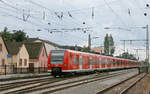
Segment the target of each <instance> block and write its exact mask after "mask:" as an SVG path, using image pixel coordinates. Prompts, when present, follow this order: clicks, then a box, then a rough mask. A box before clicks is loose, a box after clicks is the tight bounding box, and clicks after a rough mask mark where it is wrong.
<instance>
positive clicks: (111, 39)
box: [109, 34, 115, 55]
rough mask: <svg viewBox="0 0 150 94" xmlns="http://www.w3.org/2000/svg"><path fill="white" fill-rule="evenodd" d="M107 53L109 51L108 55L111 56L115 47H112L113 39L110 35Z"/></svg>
mask: <svg viewBox="0 0 150 94" xmlns="http://www.w3.org/2000/svg"><path fill="white" fill-rule="evenodd" d="M109 46H110V47H109V51H110V55H113V54H114V52H115V47H114V40H113V37H112V35H111V34H110V37H109Z"/></svg>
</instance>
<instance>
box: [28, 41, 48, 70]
mask: <svg viewBox="0 0 150 94" xmlns="http://www.w3.org/2000/svg"><path fill="white" fill-rule="evenodd" d="M25 46H26V48H27V51H28V53H29V70H30V71H31V72H43V71H45V70H46V69H47V59H48V56H47V53H46V48H45V45H44V43H41V42H35V43H34V42H32V43H25Z"/></svg>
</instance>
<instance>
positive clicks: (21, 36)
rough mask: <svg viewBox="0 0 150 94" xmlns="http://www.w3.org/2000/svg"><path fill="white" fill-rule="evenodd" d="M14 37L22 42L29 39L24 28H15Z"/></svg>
mask: <svg viewBox="0 0 150 94" xmlns="http://www.w3.org/2000/svg"><path fill="white" fill-rule="evenodd" d="M13 32H14V33H13V36H12V39H13V40H16V42H22V41H23V40H27V38H28V37H27V36H26V33H25V32H23V30H14V31H13Z"/></svg>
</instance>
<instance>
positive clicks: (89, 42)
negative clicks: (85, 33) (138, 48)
mask: <svg viewBox="0 0 150 94" xmlns="http://www.w3.org/2000/svg"><path fill="white" fill-rule="evenodd" d="M88 48H89V49H90V50H91V35H90V34H89V37H88Z"/></svg>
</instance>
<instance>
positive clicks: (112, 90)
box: [96, 73, 147, 94]
mask: <svg viewBox="0 0 150 94" xmlns="http://www.w3.org/2000/svg"><path fill="white" fill-rule="evenodd" d="M146 75H147V74H146V73H142V74H139V75H135V76H133V77H130V78H128V79H126V80H123V81H121V82H118V83H116V84H114V85H112V86H109V87H106V88H104V89H103V90H101V91H99V92H97V93H96V94H126V92H127V91H128V90H129V89H130V88H131V87H132V86H134V85H135V84H136V83H138V82H139V81H140V80H141V79H143V78H144V77H145V76H146Z"/></svg>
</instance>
